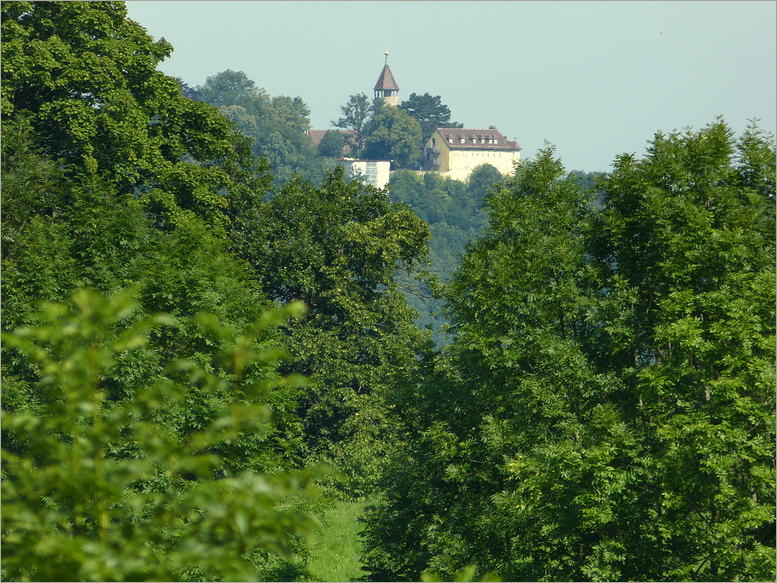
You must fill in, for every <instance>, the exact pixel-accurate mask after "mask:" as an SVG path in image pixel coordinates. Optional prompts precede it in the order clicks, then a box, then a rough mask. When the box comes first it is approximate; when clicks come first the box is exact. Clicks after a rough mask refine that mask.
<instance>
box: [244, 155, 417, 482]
mask: <svg viewBox="0 0 777 583" xmlns="http://www.w3.org/2000/svg"><path fill="white" fill-rule="evenodd" d="M428 236H429V235H428V230H427V229H426V226H425V224H424V223H423V222H422V221H421V220H420V219H419V218H418V217H417V215H415V214H414V213H413V212H412V211H411V210H410V209H409V208H408V207H407V206H405V205H400V204H394V203H391V202H390V201H389V200H388V197H387V196H386V194H385V192H384V191H380V190H376V189H373V188H372V187H369V186H364V185H362V184H360V183H359V182H358V181H351V182H350V183H347V184H346V183H344V182H343V171H342V169H338V170H337V171H336V172H334V173H331V174H330V175H328V177H327V179H326V181H325V183H324V184H323V185H322V187H321V188H315V187H314V186H313V185H311V184H310V183H308V182H303V181H301V180H295V181H292V182H290V183H288V184H286V185H285V186H284V187H283V189H282V190H281V192H280V193H278V194H277V195H276V196H275V197H273V198H272V199H271V200H270V201H268V202H267V204H266V205H264V206H263V207H262V208H261V211H260V213H259V214H258V215H257V217H256V220H255V222H254V224H253V230H252V231H250V234H247V235H246V237H245V242H244V245H245V246H244V247H243V249H242V251H241V254H242V255H243V256H244V257H245V258H246V259H247V260H248V262H249V263H250V264H251V265H252V267H253V269H254V271H255V274H256V278H257V280H258V281H259V282H260V285H261V287H262V290H263V291H264V293H265V294H267V296H268V297H270V298H271V299H273V300H275V301H278V302H281V303H283V302H287V301H290V300H292V299H298V300H302V301H304V302H305V304H306V305H307V306H309V308H310V314H309V316H308V318H307V319H306V320H305V321H304V322H302V323H300V324H298V325H295V326H291V327H289V329H288V334H289V338H288V345H289V348H290V350H291V351H292V353H293V354H294V356H295V362H294V364H293V365H291V367H290V369H289V370H294V371H297V372H302V373H304V374H306V375H309V376H310V377H311V378H312V379H313V380H314V381H315V385H314V387H313V388H312V389H311V390H309V391H308V392H307V393H306V394H305V395H304V396H303V397H302V412H303V418H304V426H305V438H306V441H307V443H308V446H309V447H310V449H311V453H313V454H315V455H318V456H324V457H325V458H326V459H327V460H337V461H336V463H337V464H338V465H339V466H340V467H341V468H343V469H346V470H347V472H348V473H349V475H352V476H354V477H359V479H365V480H367V481H368V482H369V481H370V480H371V479H372V478H373V476H372V474H374V464H377V463H379V461H380V460H379V459H378V458H379V456H378V454H377V453H376V452H375V451H374V448H375V447H378V448H380V447H384V445H383V443H384V442H385V444H388V442H389V441H390V439H389V436H390V434H391V432H392V428H391V424H389V423H388V422H386V420H385V416H386V414H387V413H386V411H385V408H384V407H383V405H382V403H381V401H382V399H383V393H384V392H385V391H387V390H389V387H390V386H391V384H392V382H393V378H394V377H395V376H396V375H397V374H401V373H402V371H403V370H405V369H406V368H407V367H412V366H413V363H414V362H415V352H416V350H417V349H418V347H419V346H420V344H421V342H422V338H423V335H422V334H421V333H420V332H419V331H418V330H417V329H416V328H415V326H413V323H412V317H413V314H412V312H411V311H410V310H409V308H408V307H407V305H406V304H405V302H404V299H403V297H402V295H401V294H400V293H399V291H398V290H397V284H396V283H395V279H394V278H395V273H396V272H397V269H400V270H404V271H408V272H410V271H412V270H413V269H415V268H416V266H417V265H418V264H419V263H420V262H421V261H422V260H423V259H424V256H425V253H426V243H427V240H428ZM386 446H387V445H386Z"/></svg>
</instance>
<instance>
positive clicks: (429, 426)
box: [1, 2, 776, 581]
mask: <svg viewBox="0 0 777 583" xmlns="http://www.w3.org/2000/svg"><path fill="white" fill-rule="evenodd" d="M171 50H172V47H171V46H170V45H169V44H168V43H166V42H165V41H164V40H159V41H154V40H153V39H152V38H151V37H150V36H149V35H148V34H147V33H146V31H145V29H143V27H142V26H141V25H140V24H138V23H135V22H133V21H131V20H129V19H128V18H127V12H126V9H125V7H124V5H123V3H120V2H3V3H2V88H1V91H2V186H3V189H2V275H3V279H2V283H3V287H2V339H3V347H2V512H3V516H2V565H1V569H2V579H3V580H8V581H41V580H58V581H79V580H100V581H156V580H181V581H229V580H265V581H279V580H282V581H316V580H344V579H346V578H348V579H358V580H374V581H417V580H454V579H457V580H500V579H501V580H512V581H522V580H527V581H560V580H602V581H604V580H607V581H617V580H656V581H659V580H688V581H699V580H710V581H719V580H750V581H766V580H774V579H775V575H776V574H775V463H774V460H775V389H774V387H775V367H774V362H775V213H774V211H775V208H774V205H775V146H774V139H773V136H771V135H767V134H764V133H763V132H762V131H761V130H760V129H759V128H758V127H757V125H756V124H752V125H751V126H750V127H749V128H748V129H747V130H746V131H745V132H743V133H742V135H740V136H736V135H734V133H733V132H732V130H731V129H730V128H729V127H728V126H727V125H726V123H725V121H724V120H723V119H717V120H713V121H711V123H710V124H709V125H708V126H706V127H704V128H701V129H698V130H691V129H688V130H685V131H683V132H671V133H661V132H659V133H656V134H655V136H653V138H652V140H651V141H650V142H649V147H648V150H647V153H646V155H645V156H644V157H642V158H638V157H636V156H633V155H621V156H618V157H617V158H616V159H615V162H614V165H613V170H612V171H611V172H609V173H588V174H585V173H583V172H578V171H574V172H569V171H567V170H565V169H564V167H563V164H562V162H561V159H560V157H559V156H558V155H557V153H556V152H555V151H554V149H553V147H550V146H548V147H546V148H545V149H543V150H542V151H540V152H539V153H538V154H537V155H536V156H535V157H534V158H532V159H528V160H524V161H522V162H521V163H520V164H518V165H517V167H516V170H515V173H514V175H512V176H502V175H500V174H499V173H498V172H497V171H496V170H495V169H494V168H492V167H490V166H487V165H484V166H482V167H480V168H478V169H476V170H475V171H474V172H473V173H472V175H471V176H470V178H469V179H468V181H466V182H460V181H454V180H450V179H447V178H442V177H440V176H439V175H436V174H434V173H418V172H416V171H415V170H414V169H413V165H414V164H415V160H416V159H414V158H413V153H414V152H416V151H420V140H421V139H422V138H423V136H424V135H425V133H424V132H427V131H428V128H429V127H431V125H430V124H432V123H435V124H436V123H439V124H446V123H449V124H451V125H456V124H455V122H451V121H450V112H449V111H448V110H447V107H445V106H444V105H443V104H442V103H441V102H440V99H439V97H432V96H431V95H429V94H425V95H423V96H418V95H415V94H414V95H413V96H411V99H410V100H408V101H407V102H405V103H403V104H401V106H400V107H399V108H390V107H389V108H387V107H381V106H375V105H374V104H372V105H370V104H369V103H366V102H364V100H362V99H361V98H360V97H359V96H351V98H350V100H349V101H348V103H347V104H346V105H345V106H343V114H344V117H343V118H341V119H343V120H345V121H343V123H342V124H341V125H338V126H337V127H343V128H348V127H349V126H348V124H349V123H350V122H349V121H348V120H347V119H346V118H347V115H346V114H347V113H348V112H350V113H351V114H354V115H356V114H357V113H358V115H362V114H363V115H364V117H363V118H362V119H361V123H363V124H364V125H363V129H364V134H363V136H362V135H358V136H356V138H352V139H359V140H362V141H360V142H358V143H357V142H353V143H352V147H354V148H364V152H368V151H371V150H370V148H372V149H373V150H372V151H373V152H374V151H382V152H385V151H388V152H390V153H391V155H392V156H395V157H396V158H397V159H398V160H400V159H401V160H402V162H401V163H400V164H399V166H400V167H399V168H397V169H396V170H395V171H394V172H393V174H392V177H391V181H390V183H389V186H388V188H387V189H385V190H382V189H376V188H373V187H371V186H369V185H366V184H364V183H362V182H360V181H358V180H348V179H347V178H346V177H345V176H344V174H343V171H342V170H341V169H340V168H339V166H338V165H337V164H336V162H335V157H336V155H337V154H338V152H340V151H342V148H343V146H345V138H343V140H342V141H340V142H337V140H335V139H334V138H333V139H330V140H328V142H329V143H327V144H325V145H324V147H323V148H321V147H319V148H315V147H313V145H312V142H311V141H310V139H309V137H308V136H307V134H306V130H308V129H309V118H308V116H309V114H310V112H309V109H308V107H307V106H306V104H305V103H304V102H303V101H302V99H301V98H299V97H294V98H291V97H286V96H276V97H272V96H269V95H267V94H266V92H264V91H263V90H262V89H260V88H259V87H258V86H257V85H256V83H255V82H254V81H251V80H249V79H248V78H247V77H246V76H245V74H243V73H240V72H234V71H224V72H222V73H218V74H216V75H214V76H212V77H209V78H208V79H207V81H206V83H205V84H204V85H203V86H199V87H190V86H188V85H187V84H186V83H185V82H184V81H183V80H180V79H178V80H176V79H173V78H171V77H168V76H166V75H164V74H163V73H161V72H160V71H158V70H157V65H158V64H159V62H160V61H161V60H163V59H164V58H166V57H167V56H169V54H170V52H171ZM351 106H353V108H355V109H351ZM365 107H366V109H364V108H365ZM359 108H362V109H359ZM357 110H358V111H357ZM357 117H358V116H357ZM353 119H355V118H352V119H351V121H353ZM338 121H339V120H338ZM392 128H395V129H396V132H395V130H394V129H392ZM351 129H352V128H351ZM392 132H394V133H392ZM354 135H356V134H352V136H354ZM392 136H393V137H392ZM395 147H396V148H397V149H396V150H392V148H395ZM381 148H382V150H381ZM414 148H416V149H417V150H416V149H414ZM400 154H401V156H404V158H401V157H400ZM435 312H436V313H439V317H435V316H434V315H433V314H434V313H435ZM357 537H358V540H357ZM346 538H347V539H348V540H345V539H346ZM346 555H348V556H346ZM349 561H350V562H349ZM344 563H348V564H349V565H352V566H353V569H355V572H348V573H347V572H346V571H338V570H336V568H337V567H340V566H343V564H344Z"/></svg>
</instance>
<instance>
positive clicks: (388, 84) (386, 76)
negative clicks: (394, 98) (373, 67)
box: [373, 65, 399, 91]
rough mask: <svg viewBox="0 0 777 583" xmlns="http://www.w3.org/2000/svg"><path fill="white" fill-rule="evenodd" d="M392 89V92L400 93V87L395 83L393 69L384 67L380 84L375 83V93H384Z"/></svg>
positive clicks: (379, 79) (379, 80) (379, 78)
mask: <svg viewBox="0 0 777 583" xmlns="http://www.w3.org/2000/svg"><path fill="white" fill-rule="evenodd" d="M387 89H390V90H391V91H399V85H397V82H396V81H394V75H392V74H391V69H389V66H388V65H384V66H383V70H382V71H381V72H380V77H378V82H377V83H375V87H373V91H384V90H387Z"/></svg>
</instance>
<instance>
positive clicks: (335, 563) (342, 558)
mask: <svg viewBox="0 0 777 583" xmlns="http://www.w3.org/2000/svg"><path fill="white" fill-rule="evenodd" d="M367 503H368V501H367V500H365V499H363V498H362V499H360V500H353V501H341V502H338V503H337V505H336V506H335V507H334V508H332V509H330V510H327V511H326V512H325V513H324V528H323V529H322V531H321V532H320V533H319V535H318V536H317V537H316V540H315V542H314V543H313V546H312V548H311V553H310V555H311V556H310V562H309V564H308V568H309V570H310V573H311V575H312V580H313V581H354V580H356V579H358V578H359V577H361V576H362V575H364V572H363V571H362V570H361V566H362V564H361V562H360V561H359V553H360V552H361V542H360V541H359V538H358V533H359V530H360V529H361V525H360V524H359V523H358V522H356V519H357V518H358V517H359V516H360V515H361V513H362V510H363V509H364V507H365V506H366V505H367Z"/></svg>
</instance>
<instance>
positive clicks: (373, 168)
mask: <svg viewBox="0 0 777 583" xmlns="http://www.w3.org/2000/svg"><path fill="white" fill-rule="evenodd" d="M365 177H366V178H367V182H369V183H370V184H372V185H373V186H377V185H378V163H377V162H367V172H365Z"/></svg>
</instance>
